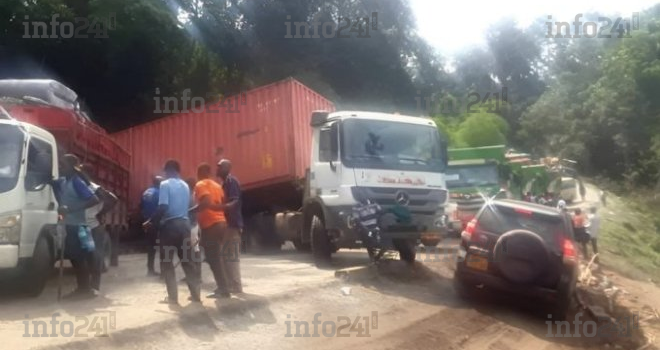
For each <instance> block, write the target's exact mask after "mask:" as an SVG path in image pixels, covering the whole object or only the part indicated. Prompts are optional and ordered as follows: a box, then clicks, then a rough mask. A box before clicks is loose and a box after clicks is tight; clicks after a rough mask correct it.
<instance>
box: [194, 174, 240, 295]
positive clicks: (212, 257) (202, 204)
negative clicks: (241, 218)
mask: <svg viewBox="0 0 660 350" xmlns="http://www.w3.org/2000/svg"><path fill="white" fill-rule="evenodd" d="M212 176H213V172H212V170H211V166H210V165H208V164H206V163H204V164H200V165H199V167H198V168H197V179H198V182H197V184H196V185H195V198H196V200H197V205H198V214H197V219H198V221H199V227H200V228H201V230H202V232H201V246H202V248H203V249H204V255H205V256H206V261H207V262H208V264H209V267H210V268H211V271H212V272H213V278H214V279H215V284H216V289H215V291H214V292H213V293H211V294H209V295H208V297H209V298H228V297H230V296H231V295H230V294H229V290H228V288H227V277H228V273H227V271H228V270H227V267H226V266H225V259H223V258H224V257H223V250H222V248H223V247H224V246H225V238H226V236H227V235H226V230H227V221H226V219H225V213H224V209H225V208H226V205H225V204H224V203H223V202H224V191H223V190H222V187H221V186H220V184H218V183H217V182H215V181H214V180H213V179H212V178H211V177H212Z"/></svg>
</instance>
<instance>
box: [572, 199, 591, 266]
mask: <svg viewBox="0 0 660 350" xmlns="http://www.w3.org/2000/svg"><path fill="white" fill-rule="evenodd" d="M585 224H586V218H585V216H584V213H582V209H580V208H577V209H575V214H574V215H573V232H574V233H575V240H576V241H578V242H579V243H580V244H581V245H582V248H583V249H582V252H583V253H584V256H585V257H587V255H588V254H587V242H589V235H588V234H587V230H586V228H585Z"/></svg>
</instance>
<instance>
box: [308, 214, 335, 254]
mask: <svg viewBox="0 0 660 350" xmlns="http://www.w3.org/2000/svg"><path fill="white" fill-rule="evenodd" d="M312 255H314V263H316V266H317V267H327V266H328V265H330V256H331V255H332V246H331V244H330V237H328V232H327V230H326V229H325V224H324V223H323V221H322V220H321V219H320V218H319V217H318V216H316V215H314V217H312Z"/></svg>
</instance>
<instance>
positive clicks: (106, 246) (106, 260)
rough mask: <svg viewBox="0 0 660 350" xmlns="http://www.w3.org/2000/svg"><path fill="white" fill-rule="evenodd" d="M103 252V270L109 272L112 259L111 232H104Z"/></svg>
mask: <svg viewBox="0 0 660 350" xmlns="http://www.w3.org/2000/svg"><path fill="white" fill-rule="evenodd" d="M101 254H103V256H102V257H101V272H108V268H109V267H110V266H111V264H110V263H111V260H112V241H111V240H110V234H109V233H108V232H107V231H106V232H104V233H103V247H102V250H101Z"/></svg>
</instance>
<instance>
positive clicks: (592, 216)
mask: <svg viewBox="0 0 660 350" xmlns="http://www.w3.org/2000/svg"><path fill="white" fill-rule="evenodd" d="M586 229H587V233H588V234H589V240H590V241H591V248H592V249H593V251H594V254H598V234H599V233H600V215H599V214H598V209H596V207H592V208H591V210H590V213H589V215H587V224H586ZM584 248H585V249H584V250H585V252H586V251H587V249H586V244H585V247H584ZM597 260H598V258H596V261H597Z"/></svg>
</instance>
